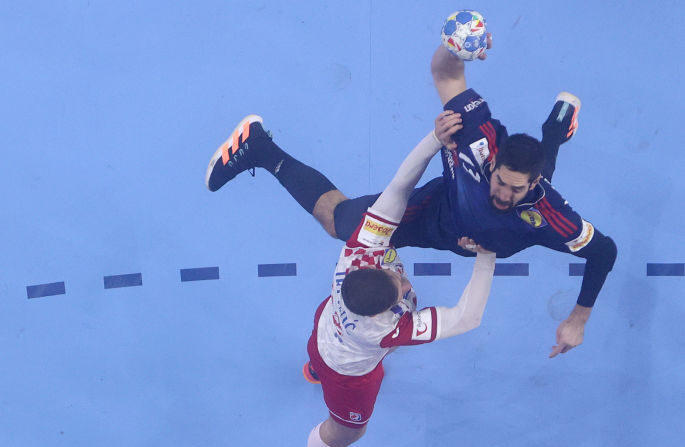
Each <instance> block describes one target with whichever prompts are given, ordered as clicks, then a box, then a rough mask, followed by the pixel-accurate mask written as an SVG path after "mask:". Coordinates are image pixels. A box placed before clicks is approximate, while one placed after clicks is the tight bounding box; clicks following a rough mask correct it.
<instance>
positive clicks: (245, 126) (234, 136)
mask: <svg viewBox="0 0 685 447" xmlns="http://www.w3.org/2000/svg"><path fill="white" fill-rule="evenodd" d="M257 122H258V123H264V119H262V117H261V116H259V115H247V116H246V117H245V118H243V119H242V120H240V122H239V123H238V125H237V126H235V129H233V132H232V133H231V136H230V137H228V139H227V140H226V141H224V142H223V144H222V145H221V146H219V148H218V149H217V150H216V152H214V155H212V159H211V160H210V161H209V166H208V167H207V173H206V174H205V185H206V186H207V189H209V190H210V191H211V189H210V188H209V177H210V176H211V175H212V171H213V170H214V165H216V163H217V162H218V161H219V160H221V162H222V163H223V164H224V165H225V164H226V163H228V160H229V157H230V156H231V155H232V154H233V153H234V152H235V151H237V150H238V145H239V144H240V141H245V140H247V139H248V138H249V136H250V124H252V123H257ZM243 134H244V136H243ZM241 136H242V137H243V138H242V140H241V138H240V137H241Z"/></svg>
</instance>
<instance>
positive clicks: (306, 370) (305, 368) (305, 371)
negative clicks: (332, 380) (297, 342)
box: [302, 362, 321, 385]
mask: <svg viewBox="0 0 685 447" xmlns="http://www.w3.org/2000/svg"><path fill="white" fill-rule="evenodd" d="M302 375H303V376H304V379H305V380H306V381H307V382H309V383H313V384H314V385H319V384H320V383H321V381H320V380H316V379H315V378H314V377H312V376H311V374H309V362H307V363H305V364H304V366H303V367H302Z"/></svg>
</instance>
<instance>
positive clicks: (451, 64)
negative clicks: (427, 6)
mask: <svg viewBox="0 0 685 447" xmlns="http://www.w3.org/2000/svg"><path fill="white" fill-rule="evenodd" d="M490 48H492V34H491V33H487V49H490ZM486 58H487V53H486V52H483V53H481V54H480V55H479V56H478V59H480V60H485V59H486ZM431 73H432V75H433V83H434V84H435V88H436V89H437V90H438V95H439V96H440V101H442V104H443V105H444V104H447V102H448V101H449V100H450V99H452V98H454V97H455V96H457V95H458V94H460V93H462V92H464V91H466V78H465V76H464V61H463V60H461V59H459V58H458V57H457V56H455V55H454V54H452V53H450V51H449V50H448V49H447V48H446V47H445V46H444V45H440V46H439V47H438V49H437V50H435V53H433V59H432V60H431Z"/></svg>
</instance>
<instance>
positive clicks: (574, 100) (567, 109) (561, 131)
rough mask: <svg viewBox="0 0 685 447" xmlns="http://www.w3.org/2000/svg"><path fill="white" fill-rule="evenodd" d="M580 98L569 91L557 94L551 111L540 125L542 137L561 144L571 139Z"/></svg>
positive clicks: (576, 128) (575, 128) (578, 110)
mask: <svg viewBox="0 0 685 447" xmlns="http://www.w3.org/2000/svg"><path fill="white" fill-rule="evenodd" d="M579 112H580V99H579V98H578V97H577V96H576V95H574V94H571V93H568V92H561V93H559V94H558V95H557V99H556V102H555V103H554V108H552V112H551V113H550V114H549V117H547V120H546V121H545V122H544V123H543V125H542V138H543V140H548V141H557V142H558V143H559V144H563V143H565V142H567V141H568V140H570V139H571V137H572V136H573V135H574V134H575V133H576V130H578V113H579Z"/></svg>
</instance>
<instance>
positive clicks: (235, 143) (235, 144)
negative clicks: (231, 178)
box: [231, 132, 245, 154]
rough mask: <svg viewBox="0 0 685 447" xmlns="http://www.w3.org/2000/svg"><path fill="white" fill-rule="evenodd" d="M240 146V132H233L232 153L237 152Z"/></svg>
mask: <svg viewBox="0 0 685 447" xmlns="http://www.w3.org/2000/svg"><path fill="white" fill-rule="evenodd" d="M243 141H245V140H243ZM238 147H240V132H235V133H234V134H233V144H231V154H235V152H236V151H237V150H238Z"/></svg>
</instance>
